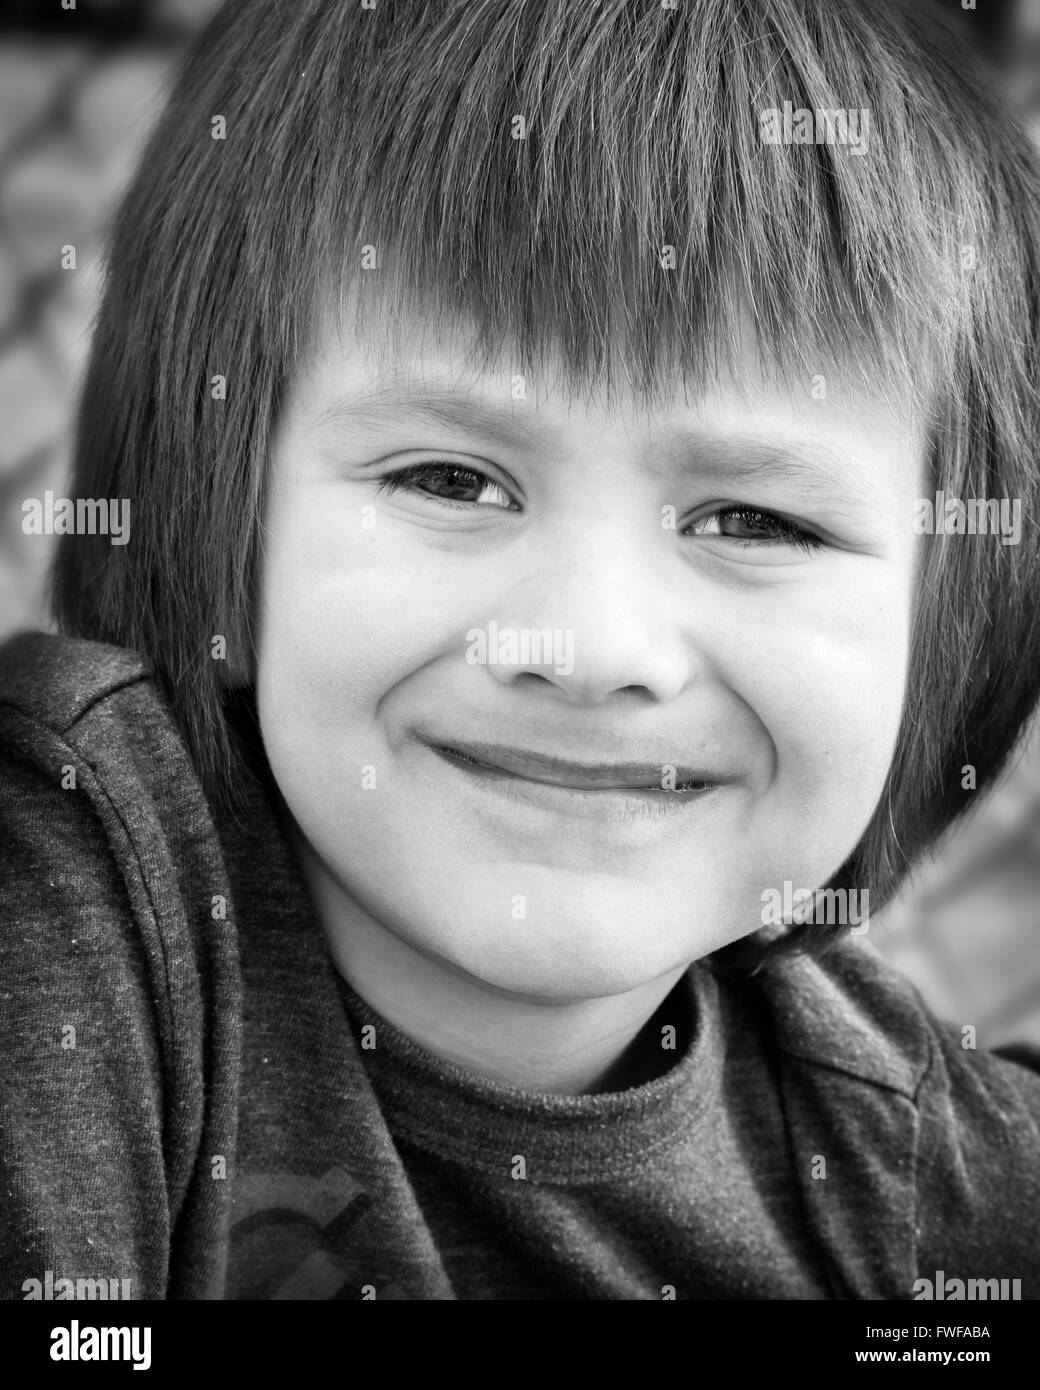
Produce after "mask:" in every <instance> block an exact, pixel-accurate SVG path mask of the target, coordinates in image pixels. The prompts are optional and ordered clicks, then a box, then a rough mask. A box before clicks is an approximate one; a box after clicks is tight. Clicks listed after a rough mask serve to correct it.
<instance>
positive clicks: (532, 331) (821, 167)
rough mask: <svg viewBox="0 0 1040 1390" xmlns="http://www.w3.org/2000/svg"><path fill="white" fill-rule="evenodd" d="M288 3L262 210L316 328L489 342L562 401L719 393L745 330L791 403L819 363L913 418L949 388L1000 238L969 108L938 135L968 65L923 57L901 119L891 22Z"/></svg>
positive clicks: (706, 2)
mask: <svg viewBox="0 0 1040 1390" xmlns="http://www.w3.org/2000/svg"><path fill="white" fill-rule="evenodd" d="M306 8H307V9H309V10H310V11H311V13H312V14H313V15H314V28H313V31H312V32H311V33H310V34H309V35H308V34H307V33H306V25H304V24H301V25H300V28H301V33H300V36H299V43H300V50H301V51H300V63H299V68H300V71H298V72H297V73H296V80H295V86H294V90H293V94H292V96H291V97H290V100H289V102H288V103H287V105H286V107H285V108H284V109H283V111H282V114H281V119H280V121H279V132H278V134H279V136H280V141H279V142H276V143H275V149H274V154H275V158H274V160H273V161H272V163H271V165H270V166H269V177H270V187H269V189H267V190H265V194H264V195H263V196H264V197H265V199H266V198H269V199H270V204H269V205H272V206H277V207H280V208H281V209H282V210H283V211H284V221H283V223H282V226H283V228H289V229H291V232H292V239H293V243H294V245H295V246H296V247H297V248H298V252H299V253H302V254H297V255H296V257H295V259H294V261H293V264H292V267H291V268H289V269H288V270H287V271H286V268H285V262H284V260H283V262H282V266H283V273H284V274H285V275H286V277H287V283H285V286H284V288H285V291H286V293H287V294H289V295H290V296H291V298H292V302H293V303H295V304H300V303H307V305H308V317H309V318H310V320H311V322H316V321H317V320H318V319H320V318H321V317H323V316H324V315H326V314H327V313H328V312H329V308H330V304H331V305H332V306H333V307H335V308H338V310H339V312H340V313H341V314H342V313H343V310H344V305H345V302H346V297H347V294H346V292H347V290H348V288H350V289H351V290H352V291H353V294H352V298H353V301H354V303H355V305H356V317H355V320H354V322H355V327H356V330H357V331H358V332H359V333H362V334H365V335H367V336H369V337H371V336H372V335H373V334H378V333H379V331H380V330H381V327H382V325H383V324H385V323H387V322H390V323H392V322H393V321H394V320H395V319H398V318H401V317H403V316H405V315H406V314H414V313H415V312H416V311H418V312H419V313H421V314H422V315H423V316H425V317H429V318H432V319H434V320H436V321H438V322H445V323H448V322H454V323H465V324H467V325H468V326H469V327H470V328H471V329H473V330H475V333H476V337H477V341H478V344H479V350H480V351H481V352H482V353H483V355H484V357H485V359H486V358H488V357H491V356H493V355H494V354H495V353H496V351H497V350H498V347H499V345H500V344H501V342H502V341H503V340H507V341H509V342H510V343H511V344H512V345H515V351H516V352H517V353H518V362H517V369H518V370H520V371H523V372H534V373H536V374H538V373H541V372H543V371H544V370H545V369H546V365H547V363H548V361H549V359H550V358H551V359H552V360H553V361H554V363H556V364H561V363H562V365H563V368H564V371H565V373H566V381H567V385H568V387H569V389H570V390H572V391H580V390H581V389H582V388H584V387H587V386H592V385H596V386H602V387H603V388H605V389H606V390H607V392H608V393H609V392H610V391H611V390H612V389H613V386H614V384H615V383H617V382H619V381H620V382H624V383H625V384H626V385H627V386H628V387H629V388H630V389H632V390H634V391H636V392H637V393H639V394H640V395H643V396H645V397H650V398H652V397H653V396H654V395H656V394H657V392H658V391H659V390H661V389H663V388H664V386H665V385H666V384H667V383H669V382H671V381H673V380H674V379H676V378H677V377H681V378H683V379H685V380H686V381H687V382H689V383H690V384H692V386H693V388H694V389H695V390H696V389H700V388H702V387H703V385H704V384H705V383H706V382H707V381H709V380H711V379H713V378H717V377H718V375H719V372H720V371H723V370H725V371H729V372H731V373H732V374H736V373H738V372H739V369H738V368H737V364H738V362H739V361H740V358H741V351H742V334H743V333H744V332H745V331H746V330H747V327H748V325H750V328H751V332H752V334H753V339H754V342H755V345H756V347H757V350H758V354H759V357H760V360H761V363H762V366H763V370H764V371H765V372H766V373H767V374H769V375H774V376H775V377H776V378H778V379H784V380H788V381H790V380H791V379H792V378H804V380H805V381H806V385H807V386H808V382H809V380H810V379H811V378H812V376H814V375H815V374H816V373H819V372H822V371H830V370H832V369H834V368H835V366H837V365H839V364H840V372H841V378H842V384H843V385H855V386H857V387H860V388H868V387H869V388H870V389H871V390H873V391H874V392H877V391H879V390H880V391H882V392H883V393H885V394H886V395H888V394H891V395H893V396H895V395H898V396H899V397H900V398H901V399H904V400H905V398H906V394H907V391H908V390H909V392H910V393H911V395H912V397H914V398H915V399H916V400H917V401H918V402H919V403H921V404H923V403H924V402H926V401H927V400H928V399H929V398H930V394H931V391H930V383H931V380H932V379H933V378H934V375H935V374H936V373H938V374H939V375H940V376H941V377H943V378H945V377H948V376H949V375H950V373H951V372H952V371H953V369H954V362H953V359H952V347H953V345H954V344H955V343H956V342H958V341H963V338H964V335H965V333H966V331H967V329H968V326H969V324H970V319H971V288H972V279H971V276H970V275H969V274H966V273H965V271H964V268H963V261H964V256H965V253H964V251H963V248H964V247H965V246H973V247H981V246H983V245H985V246H988V247H992V246H993V245H994V244H995V243H996V241H997V238H998V234H997V231H996V229H994V227H993V226H992V213H991V211H990V210H989V209H988V207H987V199H986V195H985V191H984V186H983V178H982V172H981V171H982V170H984V169H986V167H987V166H990V167H991V166H992V163H993V157H994V156H993V151H992V150H987V149H986V148H985V142H984V140H983V139H982V138H981V137H978V138H976V137H974V136H973V133H972V129H973V128H974V129H982V128H983V127H984V125H985V120H984V115H983V114H982V113H979V112H978V110H977V104H978V97H977V91H974V90H972V91H970V92H969V91H968V90H965V94H964V107H965V109H971V110H973V111H974V112H975V116H976V121H975V122H973V123H972V125H971V126H969V127H968V128H967V129H966V130H965V131H964V132H963V133H962V138H960V139H959V140H958V141H957V142H956V143H954V142H952V141H951V140H950V139H949V138H948V135H946V134H944V131H945V129H946V124H947V123H948V119H949V117H948V112H949V109H950V105H951V94H952V95H953V99H954V101H955V100H956V91H957V89H958V87H959V85H960V83H961V80H962V79H961V77H960V75H959V74H960V68H961V66H962V63H963V55H961V54H959V53H958V54H957V55H956V57H955V59H953V60H952V61H947V60H946V59H945V58H944V54H943V51H942V44H941V43H940V44H939V45H938V47H937V46H936V41H935V35H934V32H933V33H932V34H931V38H930V46H929V48H928V51H927V53H926V52H924V50H923V49H922V52H921V54H920V55H919V57H918V58H917V59H916V60H915V61H914V62H913V64H912V67H913V71H914V74H915V76H914V81H915V83H916V84H917V90H916V92H915V93H913V99H912V101H908V94H907V90H906V78H905V76H904V74H905V71H906V69H907V68H908V67H910V66H911V64H909V63H908V61H907V53H906V51H905V50H906V46H907V37H908V33H907V31H908V27H909V30H910V32H912V17H908V16H907V14H906V12H905V7H903V12H902V13H901V14H900V16H899V19H900V23H899V25H898V26H897V27H893V30H892V33H893V35H896V34H897V33H898V34H899V38H898V39H897V38H895V37H893V40H892V47H891V51H887V52H886V51H885V48H884V44H885V39H884V38H883V35H884V32H885V30H884V24H883V22H882V18H879V16H878V14H877V13H875V14H874V15H873V16H872V17H871V19H870V23H869V25H865V24H863V23H862V22H861V21H860V20H858V19H857V11H856V7H855V6H854V5H851V4H845V3H836V4H833V5H832V6H830V7H829V10H828V22H827V23H825V24H821V23H819V22H818V20H817V19H816V18H815V17H814V16H813V15H812V14H811V10H810V8H809V7H803V6H800V5H797V4H791V3H780V0H777V3H772V0H758V3H756V4H755V5H739V6H738V5H733V4H732V3H731V0H703V3H700V4H683V5H682V6H680V7H679V8H677V9H675V10H669V9H664V8H662V7H660V6H655V5H645V6H644V5H632V4H626V3H622V2H621V0H607V2H606V3H601V4H598V5H587V6H586V5H573V4H568V5H563V4H547V5H533V4H530V3H522V2H521V0H484V2H483V3H474V4H465V5H443V4H442V5H424V6H422V7H421V11H420V12H419V13H418V14H416V13H415V11H411V12H410V11H409V8H408V7H406V6H402V5H396V4H385V3H381V4H380V6H379V7H378V10H377V11H375V12H366V11H362V10H360V8H358V7H354V8H353V9H352V10H350V11H349V12H346V13H343V12H342V11H339V12H337V11H338V7H327V6H321V7H313V6H309V7H306ZM872 8H873V9H874V10H875V11H883V10H884V9H885V8H886V7H885V6H884V5H875V6H873V7H872ZM330 10H331V11H333V12H334V13H332V14H330V13H329V11H330ZM323 11H324V13H322V12H323ZM831 11H840V12H841V13H840V16H839V15H837V14H835V15H834V20H833V22H831ZM893 18H895V16H893ZM330 30H335V33H334V34H333V33H331V32H326V31H330ZM304 48H305V49H306V50H307V51H306V53H304V52H303V49H304ZM785 103H786V105H787V108H788V109H790V110H792V111H802V112H808V113H810V115H814V114H815V113H816V112H823V113H835V112H839V113H847V119H849V120H850V121H855V122H856V123H858V126H859V135H860V145H859V148H856V147H854V146H853V145H852V144H851V143H849V142H847V141H846V142H845V143H842V142H841V141H840V139H835V140H833V141H831V140H829V139H826V138H825V139H824V140H822V141H821V142H820V143H816V142H815V139H814V141H813V143H811V144H796V143H790V144H785V143H779V144H771V143H767V142H766V139H765V138H764V132H765V131H766V130H767V129H768V128H769V125H768V123H769V121H770V120H771V119H772V118H771V117H770V115H769V113H771V112H772V113H778V114H779V116H781V117H782V115H783V113H784V110H785ZM915 113H916V114H915ZM780 129H781V131H782V126H781V127H780ZM802 131H803V133H804V131H805V125H804V118H803V125H802ZM837 133H838V134H839V136H840V133H841V132H840V128H839V130H838V132H837ZM301 141H302V142H303V145H302V146H301ZM315 200H317V206H316V207H315ZM300 208H310V209H311V210H312V211H313V212H315V213H316V214H317V215H316V217H315V218H314V220H313V222H312V223H311V224H310V226H309V227H303V226H299V225H297V222H298V214H296V213H295V212H294V209H300ZM365 248H367V250H366V249H365ZM364 258H367V260H366V259H364ZM363 267H365V268H363ZM316 286H321V287H322V289H321V294H322V295H323V296H325V298H324V300H322V299H321V298H320V297H315V287H316ZM330 288H331V294H330ZM279 317H281V316H279ZM925 348H927V351H925Z"/></svg>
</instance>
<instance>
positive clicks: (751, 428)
mask: <svg viewBox="0 0 1040 1390" xmlns="http://www.w3.org/2000/svg"><path fill="white" fill-rule="evenodd" d="M402 341H403V342H405V343H406V344H410V345H411V346H410V347H409V348H407V349H405V350H403V351H402V352H401V353H400V354H396V355H392V356H390V357H389V358H383V359H379V358H377V357H376V356H374V355H369V354H366V352H365V351H364V350H362V348H360V347H358V346H356V345H351V343H350V341H349V340H348V336H347V335H346V333H344V335H343V342H342V343H341V342H340V341H339V340H338V338H337V337H336V336H334V335H333V336H331V337H330V338H329V339H328V340H326V342H325V343H324V345H323V347H322V348H321V350H320V351H319V352H318V353H317V354H316V355H315V359H314V361H313V363H312V365H311V367H310V369H309V371H308V373H307V374H304V375H302V376H301V377H300V379H299V380H298V381H297V383H296V384H295V388H294V390H293V391H292V393H291V395H290V398H289V400H288V401H287V404H286V408H285V413H284V415H283V419H282V424H281V428H280V431H279V434H278V437H277V439H276V441H275V447H274V451H273V456H272V461H271V482H270V493H269V498H268V503H267V510H266V516H265V536H264V562H263V572H262V587H261V614H260V623H259V665H258V672H257V688H258V702H259V712H260V721H261V727H262V731H263V737H264V741H265V745H266V749H267V752H268V755H269V758H270V763H271V766H272V769H273V772H274V775H275V777H276V779H277V782H278V784H279V786H280V788H281V791H282V794H283V796H284V798H285V801H286V803H287V805H288V808H289V810H290V812H291V813H292V816H293V817H294V819H295V822H296V825H297V827H298V829H299V832H300V834H301V835H302V837H303V839H304V840H305V841H306V850H305V852H304V853H303V856H302V862H303V864H304V872H305V876H306V877H307V880H308V883H309V885H310V888H311V891H312V893H313V894H314V897H315V901H316V902H318V903H319V904H320V906H319V915H321V916H322V918H323V922H324V924H325V925H326V927H328V926H329V924H330V922H332V923H335V924H338V925H339V927H340V928H347V929H349V926H350V924H351V923H353V922H357V921H359V920H364V921H366V922H367V924H368V928H369V930H371V924H372V923H375V924H377V927H381V928H383V929H386V930H389V931H390V932H391V933H393V935H394V936H396V937H397V938H398V940H399V941H403V942H405V943H406V944H407V945H409V946H412V947H415V948H418V950H419V951H420V953H421V954H422V955H423V956H424V957H426V958H427V959H429V958H432V959H433V960H434V961H437V962H440V963H442V964H448V965H451V966H453V967H455V968H457V969H461V970H462V971H464V972H466V973H467V974H468V975H469V976H471V977H475V978H476V980H478V981H480V982H483V983H484V984H488V985H492V986H495V987H498V988H501V989H506V990H510V991H516V992H519V993H521V994H524V995H527V996H533V997H541V998H550V997H551V998H557V999H560V998H568V997H569V998H576V997H597V996H602V995H606V994H613V993H619V992H622V991H625V990H629V989H632V988H635V987H636V986H638V985H640V984H644V983H646V982H649V981H651V980H654V979H657V978H659V977H661V976H663V975H664V974H665V973H666V972H669V971H672V970H675V969H677V968H681V967H682V966H684V965H685V964H687V963H689V962H690V961H691V960H693V959H695V958H697V957H700V956H702V955H704V954H706V953H707V952H709V951H712V950H714V949H717V948H718V947H720V946H722V945H724V944H726V943H727V942H730V941H733V940H735V939H737V938H739V937H741V936H744V935H746V934H747V933H748V932H750V931H753V930H755V929H756V928H757V927H759V926H760V925H761V924H762V920H763V919H762V911H763V892H764V891H765V890H767V889H775V890H777V891H778V892H781V893H782V892H783V888H784V884H785V881H788V882H790V884H791V885H792V888H793V889H798V888H812V887H816V886H819V885H821V884H822V883H824V882H825V881H826V880H827V879H828V877H829V876H830V875H832V874H833V873H834V871H835V870H836V869H837V868H838V867H839V866H840V865H841V863H842V862H843V861H844V860H845V858H846V857H847V856H848V854H849V853H850V852H851V850H852V849H853V848H854V847H855V845H856V843H857V841H858V840H859V838H860V836H861V834H862V832H863V831H864V829H865V827H866V826H867V824H868V821H869V820H870V817H871V814H872V812H873V811H874V808H875V805H876V803H877V801H878V798H879V795H880V793H881V789H882V786H883V783H884V780H885V776H886V772H887V769H888V766H889V762H890V758H891V755H892V752H893V748H894V744H895V739H896V733H897V729H898V726H899V719H900V710H901V702H902V698H903V692H904V683H905V678H906V669H907V657H908V636H909V624H910V615H911V609H912V603H913V591H914V577H915V564H916V551H915V544H916V543H917V538H916V537H915V536H914V533H913V528H912V525H911V518H912V515H913V511H912V503H913V500H914V499H915V498H916V497H918V496H920V495H923V491H922V490H923V488H924V485H925V484H924V469H923V464H922V460H921V448H920V444H919V441H918V439H917V438H916V437H915V436H914V434H913V432H912V431H911V430H910V427H909V425H908V423H907V421H905V420H902V419H898V418H896V417H894V416H893V415H892V414H891V413H888V412H887V411H886V410H884V409H882V408H881V407H880V406H878V405H877V404H876V403H875V404H869V403H864V402H862V401H859V402H854V401H852V400H850V399H849V398H848V396H847V395H846V394H845V392H844V391H843V390H842V383H841V380H840V376H839V375H837V369H832V370H831V371H829V372H828V373H827V379H826V391H827V396H826V399H816V398H814V395H813V387H812V383H811V382H810V381H805V382H804V383H797V384H796V385H795V386H794V387H792V389H791V392H790V394H789V395H786V396H784V395H780V394H777V393H776V392H775V391H773V390H770V389H766V388H764V387H755V388H754V390H753V391H751V390H750V388H749V396H748V399H742V398H741V396H740V395H738V394H737V392H736V391H735V390H733V389H731V388H730V387H727V386H726V385H721V386H720V387H719V388H718V389H717V390H716V391H715V392H714V393H713V394H712V395H711V397H710V398H709V399H700V400H695V399H693V397H692V396H691V399H690V401H689V402H687V401H686V400H685V399H684V396H683V393H682V390H681V388H679V389H677V391H676V394H675V395H674V396H673V397H672V398H670V400H669V401H668V403H667V406H666V407H664V408H662V409H660V410H659V411H655V413H653V414H652V415H650V414H647V413H645V412H640V410H639V408H638V406H637V404H636V402H635V400H634V398H629V397H626V398H625V399H624V400H623V401H621V402H620V403H619V404H618V405H617V407H616V408H615V409H614V410H613V411H612V412H611V413H607V412H606V411H605V410H604V408H603V405H602V402H601V400H599V399H597V400H594V401H593V402H592V404H590V405H588V406H587V405H586V404H585V402H584V401H579V400H575V399H573V398H571V399H568V398H567V397H566V396H564V395H562V394H560V393H559V392H558V391H557V390H555V389H553V388H552V386H551V384H550V383H545V384H540V383H537V382H533V381H530V380H529V381H527V382H526V383H525V386H526V393H527V395H526V399H514V398H513V395H512V392H513V381H512V379H511V372H512V369H511V368H510V366H509V365H508V362H507V360H506V359H503V365H502V366H501V369H500V370H497V371H490V372H488V373H487V374H484V375H479V376H474V375H473V374H472V371H470V372H466V371H464V370H463V365H462V364H463V357H464V349H465V346H466V345H465V344H458V343H453V342H452V341H449V340H447V339H439V340H436V341H435V340H434V339H433V338H432V336H429V337H427V338H426V339H425V340H423V341H421V327H420V325H418V324H416V325H414V331H412V332H411V333H410V334H409V326H408V325H405V331H404V333H403V335H402ZM821 370H826V368H821ZM381 371H385V372H397V373H399V374H409V375H411V376H412V377H418V376H420V375H421V377H422V380H423V382H424V383H425V387H426V392H425V395H423V393H422V388H421V387H418V386H416V385H415V384H414V383H413V387H412V389H411V391H410V392H409V390H408V388H407V387H406V386H404V385H401V384H399V385H398V386H397V388H396V389H395V388H394V387H392V386H387V385H384V386H383V387H382V388H380V395H379V397H378V399H370V400H368V402H367V403H366V397H371V396H372V393H373V392H374V391H375V390H376V388H377V384H378V383H377V378H378V376H379V373H380V372H381ZM753 371H754V368H753V366H752V365H751V359H750V358H749V365H748V372H749V380H751V379H752V378H751V376H750V374H751V373H752V372H753ZM754 379H755V380H756V381H757V380H758V377H757V373H756V375H755V377H754ZM818 392H819V387H818V385H817V394H818ZM344 398H349V399H350V400H351V401H353V402H354V405H353V406H352V408H351V409H352V415H351V418H349V419H348V418H347V413H346V407H344V413H343V415H342V417H341V418H340V419H339V420H338V421H337V420H335V419H333V418H331V417H328V416H327V418H326V419H325V420H324V422H322V420H321V418H320V417H322V416H323V415H327V413H328V412H329V411H330V409H331V408H332V407H333V405H334V403H335V402H337V401H338V400H343V399H344ZM423 465H425V469H423V467H422V466H423ZM405 469H411V470H413V472H412V475H411V482H410V483H409V485H408V486H404V487H401V488H399V489H398V490H396V491H393V492H390V493H383V494H380V493H379V491H378V485H379V484H380V482H384V481H385V480H386V479H388V478H389V477H391V476H392V475H393V474H395V473H398V474H400V473H402V472H403V470H405ZM453 469H454V470H455V471H454V472H453V471H452V470H453ZM741 508H743V509H745V511H744V512H743V513H741V511H740V510H739V509H741ZM725 509H728V510H725ZM749 511H750V512H751V513H759V515H755V514H748V512H749ZM765 511H768V512H770V513H777V514H779V515H780V516H781V517H783V518H785V519H786V521H787V522H789V523H791V524H793V525H794V526H798V527H804V528H805V529H806V530H807V531H808V532H809V533H810V534H811V535H813V536H815V537H817V538H818V540H819V544H818V545H817V546H815V547H814V548H811V549H804V548H802V547H801V546H799V544H797V542H796V541H795V540H792V539H791V538H790V536H789V535H786V534H784V532H783V527H782V526H780V525H779V524H778V523H777V522H776V521H775V520H773V519H771V518H768V517H766V518H764V517H762V516H761V515H760V513H762V512H765ZM546 629H548V633H546V632H545V630H546ZM539 637H545V638H548V639H549V641H548V645H547V648H545V649H542V650H539V649H538V646H537V645H536V644H535V645H532V640H533V638H539ZM445 750H454V753H453V752H450V751H445ZM455 754H462V755H463V756H462V757H458V756H455ZM466 758H469V759H471V760H473V761H466V760H465V759H466ZM479 764H486V766H481V765H479ZM493 768H497V769H498V771H494V770H492V769H493ZM670 768H671V769H674V773H672V774H670V773H669V769H670ZM684 782H696V783H707V784H708V785H707V787H706V788H705V789H701V790H681V788H682V786H683V784H684ZM662 783H663V784H664V785H665V787H669V786H676V787H677V788H679V789H678V790H662V789H661V787H662ZM651 786H656V787H657V788H658V789H657V790H649V789H648V788H650V787H651ZM641 788H642V789H641Z"/></svg>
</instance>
